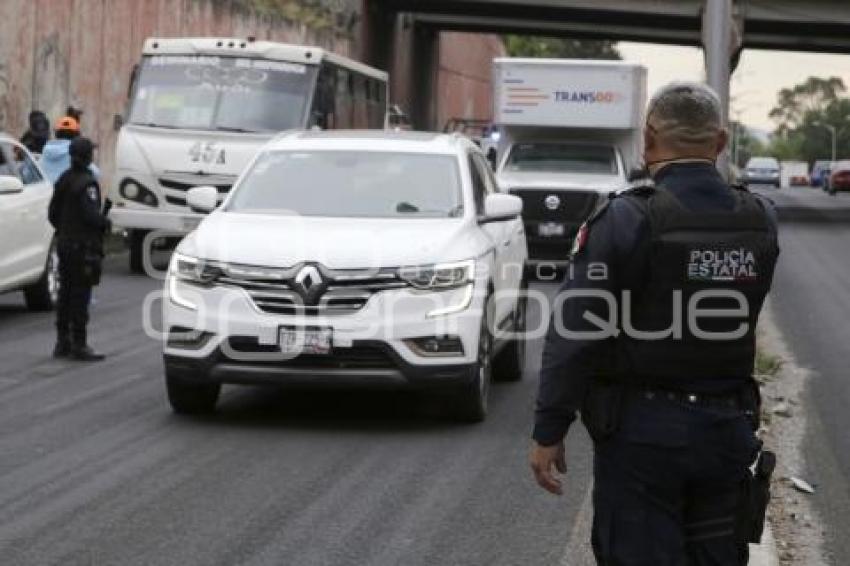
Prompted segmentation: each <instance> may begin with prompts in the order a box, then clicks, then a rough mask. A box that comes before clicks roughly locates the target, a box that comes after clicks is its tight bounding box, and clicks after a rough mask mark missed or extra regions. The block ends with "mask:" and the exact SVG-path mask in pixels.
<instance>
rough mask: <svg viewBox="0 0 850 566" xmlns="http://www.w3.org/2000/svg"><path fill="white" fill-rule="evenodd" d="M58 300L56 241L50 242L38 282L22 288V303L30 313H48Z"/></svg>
mask: <svg viewBox="0 0 850 566" xmlns="http://www.w3.org/2000/svg"><path fill="white" fill-rule="evenodd" d="M58 299H59V256H58V254H57V252H56V240H53V241H52V242H50V250H49V251H48V252H47V261H46V262H45V265H44V272H43V273H42V274H41V277H39V278H38V281H36V282H35V283H33V284H32V285H30V286H29V287H25V288H24V301H25V302H26V304H27V308H28V309H29V310H31V311H50V310H53V307H54V306H55V305H56V302H57V301H58Z"/></svg>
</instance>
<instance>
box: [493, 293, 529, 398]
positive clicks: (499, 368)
mask: <svg viewBox="0 0 850 566" xmlns="http://www.w3.org/2000/svg"><path fill="white" fill-rule="evenodd" d="M527 291H528V284H527V283H525V282H523V284H522V285H521V286H520V294H521V296H520V297H519V299H518V300H517V305H516V309H515V310H514V323H513V332H514V333H515V334H518V335H519V336H517V337H515V338H513V339H512V340H511V341H510V342H508V343H507V344H505V346H504V347H503V348H502V351H501V352H499V354H498V355H497V356H496V360H495V363H494V364H493V377H494V378H495V379H497V380H498V381H520V380H521V379H522V372H523V369H524V368H525V329H526V313H527V312H528V297H527V296H525V293H526V292H527Z"/></svg>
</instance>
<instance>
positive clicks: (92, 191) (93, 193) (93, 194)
mask: <svg viewBox="0 0 850 566" xmlns="http://www.w3.org/2000/svg"><path fill="white" fill-rule="evenodd" d="M86 195H87V196H88V197H89V200H91V201H93V202H98V203H99V202H100V194H98V192H97V187H96V186H94V185H91V186H90V187H88V188H87V189H86Z"/></svg>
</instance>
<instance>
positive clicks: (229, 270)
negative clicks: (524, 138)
mask: <svg viewBox="0 0 850 566" xmlns="http://www.w3.org/2000/svg"><path fill="white" fill-rule="evenodd" d="M187 197H188V203H189V205H190V206H191V207H192V208H193V209H195V210H198V211H208V212H210V214H209V216H207V217H206V219H205V220H203V222H201V224H200V226H199V227H198V228H197V229H196V230H195V231H194V232H192V233H191V234H189V235H188V236H187V237H186V238H185V239H184V240H183V241H182V242H181V243H180V245H179V246H178V247H177V249H176V252H175V254H174V256H173V259H172V262H171V265H170V268H169V273H168V276H167V282H166V286H165V287H166V295H167V297H168V299H167V300H166V301H165V308H164V314H165V328H166V329H167V336H166V339H165V343H164V360H165V377H166V386H167V392H168V398H169V400H170V403H171V406H172V408H173V409H174V410H175V411H176V412H178V413H200V412H207V411H211V410H212V409H213V408H214V407H215V405H216V401H217V399H218V396H219V390H220V386H221V384H222V383H253V384H273V385H298V386H309V387H317V386H320V385H323V386H340V385H342V386H363V387H406V388H412V389H428V390H441V391H442V392H444V393H448V394H449V396H448V398H449V399H451V401H450V404H451V408H452V409H453V412H454V413H455V414H456V415H457V416H459V417H462V418H463V419H467V420H470V421H476V420H481V419H483V418H484V416H485V414H486V412H487V398H488V392H489V388H490V381H491V375H492V374H495V375H496V376H497V377H501V378H506V379H519V378H520V377H521V375H522V368H523V360H524V351H525V350H524V342H523V340H522V339H521V338H518V336H519V335H520V333H521V331H522V330H524V328H525V312H526V305H525V300H524V299H523V298H522V297H521V296H520V295H521V293H519V292H520V291H521V290H522V289H523V288H524V286H525V281H524V276H523V264H524V263H525V260H526V255H527V251H526V242H525V234H524V231H523V226H522V221H521V219H520V212H521V210H522V201H521V200H520V199H519V198H518V197H516V196H513V195H509V194H504V193H500V192H499V191H498V189H497V186H496V181H495V178H494V175H493V173H492V172H491V170H490V167H489V166H488V164H487V161H486V159H485V157H484V154H483V153H482V152H481V150H480V149H479V148H478V147H477V146H476V145H475V144H474V143H473V142H472V141H470V140H468V139H466V138H464V137H463V136H459V135H447V134H431V133H422V132H377V131H371V132H358V131H348V132H345V131H337V132H332V131H327V132H319V131H308V132H291V133H287V134H283V135H281V136H280V137H278V138H276V139H275V140H274V141H272V142H270V143H269V144H268V145H267V146H265V148H264V149H263V150H262V151H261V152H260V153H259V154H258V156H257V157H255V159H254V161H253V162H252V164H251V165H250V166H249V167H248V169H247V170H246V172H245V173H243V175H242V176H241V177H240V179H239V180H238V181H237V183H236V185H235V186H234V188H233V190H232V191H231V192H230V194H229V195H228V196H227V198H226V200H225V201H224V202H223V203H222V204H221V205H220V206H219V207H216V198H217V192H216V189H215V188H214V187H196V188H193V189H191V190H190V191H189V192H188V195H187ZM505 329H513V330H515V331H517V333H516V334H514V335H513V336H506V335H505V333H504V330H505Z"/></svg>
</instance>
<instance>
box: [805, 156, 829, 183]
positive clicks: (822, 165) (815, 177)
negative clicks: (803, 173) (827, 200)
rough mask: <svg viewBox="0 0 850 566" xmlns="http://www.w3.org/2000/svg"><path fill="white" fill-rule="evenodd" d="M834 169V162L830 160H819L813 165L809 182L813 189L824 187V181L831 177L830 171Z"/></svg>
mask: <svg viewBox="0 0 850 566" xmlns="http://www.w3.org/2000/svg"><path fill="white" fill-rule="evenodd" d="M831 167H832V162H831V161H828V160H818V161H815V164H814V165H812V172H811V174H810V175H809V180H810V182H811V184H812V186H813V187H823V186H824V184H825V183H824V181H826V179H827V177H828V176H829V170H830V168H831Z"/></svg>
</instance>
